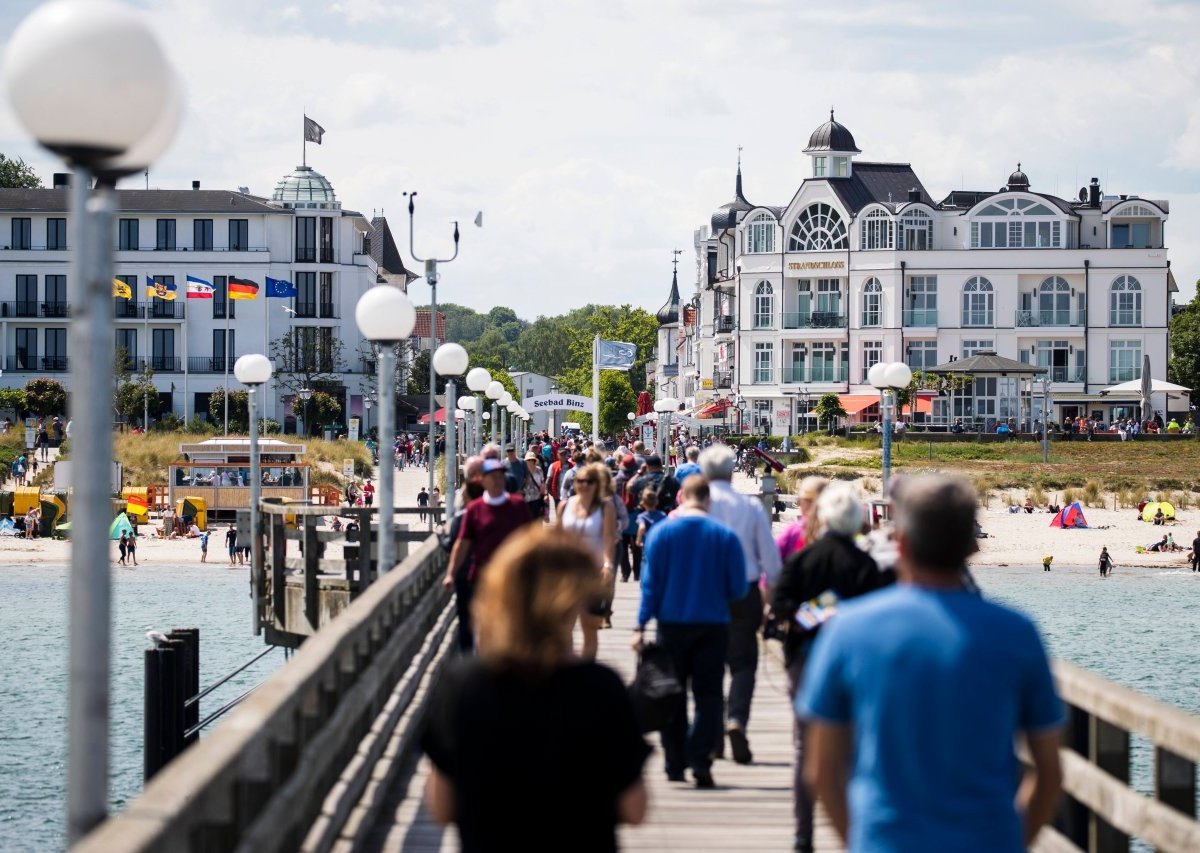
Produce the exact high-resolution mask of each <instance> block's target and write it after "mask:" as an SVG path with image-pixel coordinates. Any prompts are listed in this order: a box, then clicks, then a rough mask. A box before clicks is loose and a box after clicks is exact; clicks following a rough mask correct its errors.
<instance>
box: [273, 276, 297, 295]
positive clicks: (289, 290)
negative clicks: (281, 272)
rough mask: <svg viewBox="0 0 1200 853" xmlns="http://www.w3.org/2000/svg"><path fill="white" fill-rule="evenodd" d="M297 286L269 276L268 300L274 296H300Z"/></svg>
mask: <svg viewBox="0 0 1200 853" xmlns="http://www.w3.org/2000/svg"><path fill="white" fill-rule="evenodd" d="M299 295H300V294H299V292H298V291H297V290H296V285H294V284H292V283H291V282H290V281H286V280H284V279H281V278H271V277H270V276H267V298H268V299H270V298H271V297H273V296H299Z"/></svg>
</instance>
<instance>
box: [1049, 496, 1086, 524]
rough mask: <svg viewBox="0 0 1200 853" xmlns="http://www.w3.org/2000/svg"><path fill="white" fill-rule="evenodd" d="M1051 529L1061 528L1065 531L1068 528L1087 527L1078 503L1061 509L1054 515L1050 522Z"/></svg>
mask: <svg viewBox="0 0 1200 853" xmlns="http://www.w3.org/2000/svg"><path fill="white" fill-rule="evenodd" d="M1050 526H1051V527H1061V528H1063V529H1064V530H1066V529H1067V528H1069V527H1087V526H1088V523H1087V519H1086V518H1084V517H1083V508H1082V507H1081V506H1080V505H1079V503H1078V502H1076V503H1073V504H1071V505H1070V506H1065V507H1063V508H1062V509H1061V510H1060V511H1059V512H1057V513H1055V514H1054V520H1053V521H1051V522H1050Z"/></svg>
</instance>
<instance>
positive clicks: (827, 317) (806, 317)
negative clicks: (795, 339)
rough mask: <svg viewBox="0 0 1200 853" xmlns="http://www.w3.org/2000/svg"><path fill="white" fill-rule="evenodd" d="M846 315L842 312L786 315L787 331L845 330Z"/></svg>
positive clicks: (785, 325) (784, 325)
mask: <svg viewBox="0 0 1200 853" xmlns="http://www.w3.org/2000/svg"><path fill="white" fill-rule="evenodd" d="M846 322H847V318H846V315H845V314H843V313H841V312H840V311H809V312H808V313H806V314H784V315H783V328H785V329H844V328H846Z"/></svg>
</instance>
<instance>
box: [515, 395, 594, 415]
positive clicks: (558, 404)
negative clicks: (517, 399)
mask: <svg viewBox="0 0 1200 853" xmlns="http://www.w3.org/2000/svg"><path fill="white" fill-rule="evenodd" d="M522 405H523V406H524V407H525V409H526V411H530V412H542V411H548V410H550V409H571V410H573V411H576V412H587V413H588V414H595V407H594V406H593V405H592V398H591V397H578V396H576V395H575V394H543V395H542V396H540V397H526V398H525V400H524V402H523V403H522Z"/></svg>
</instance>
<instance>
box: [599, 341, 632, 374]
mask: <svg viewBox="0 0 1200 853" xmlns="http://www.w3.org/2000/svg"><path fill="white" fill-rule="evenodd" d="M598 355H599V357H598V358H597V364H598V366H599V367H600V369H601V370H629V369H630V368H632V367H633V362H634V360H635V359H636V358H637V344H627V343H625V342H623V341H606V340H603V339H601V341H600V351H599V353H598Z"/></svg>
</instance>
